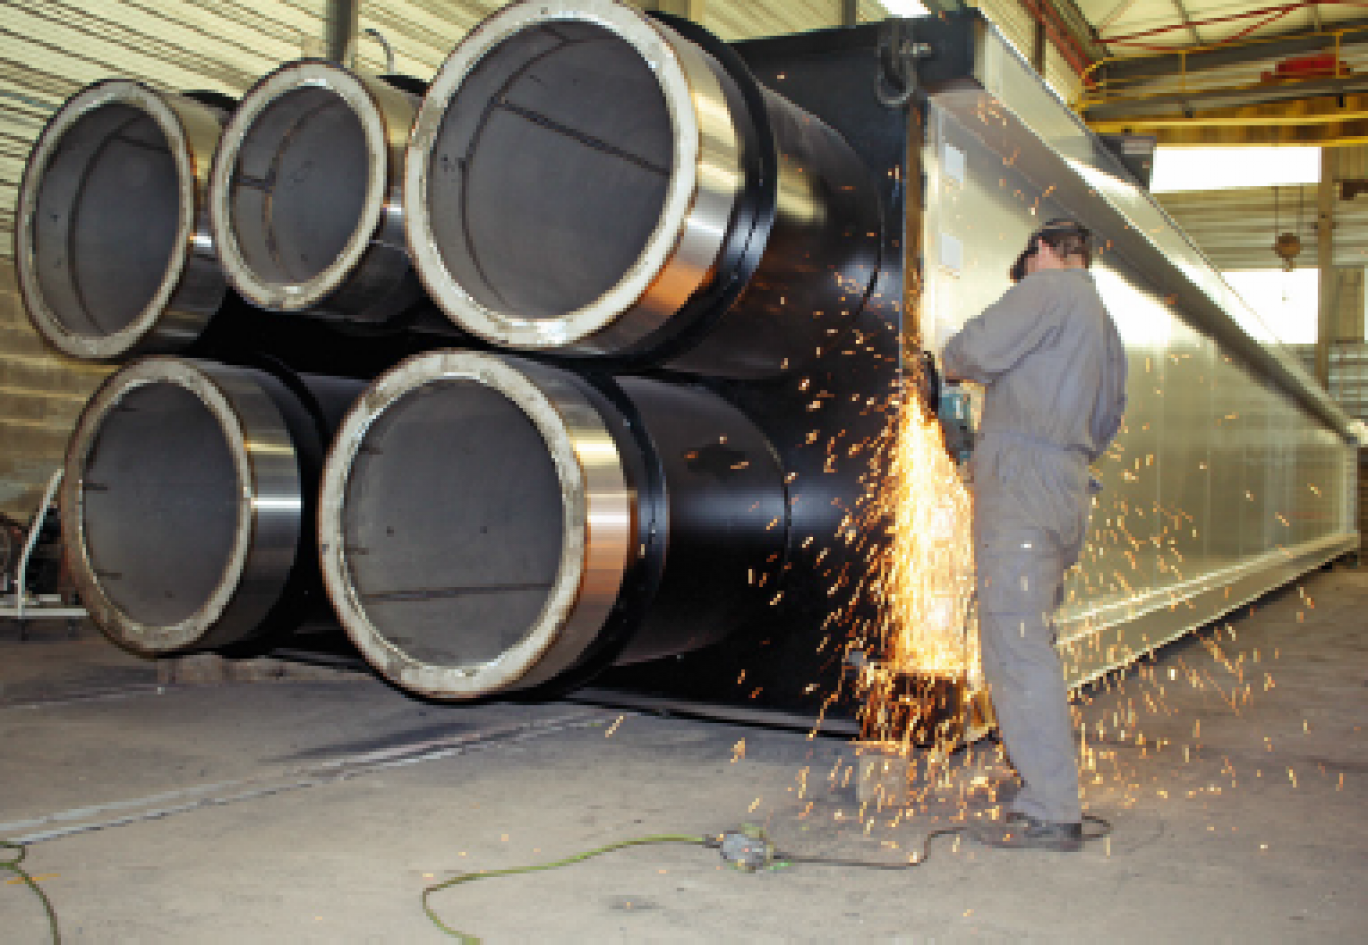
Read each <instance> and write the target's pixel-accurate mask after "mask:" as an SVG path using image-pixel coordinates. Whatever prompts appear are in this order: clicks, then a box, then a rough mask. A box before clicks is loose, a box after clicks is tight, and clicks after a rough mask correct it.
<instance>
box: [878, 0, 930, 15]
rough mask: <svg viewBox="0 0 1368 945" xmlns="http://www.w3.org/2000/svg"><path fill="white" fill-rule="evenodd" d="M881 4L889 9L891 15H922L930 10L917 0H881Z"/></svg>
mask: <svg viewBox="0 0 1368 945" xmlns="http://www.w3.org/2000/svg"><path fill="white" fill-rule="evenodd" d="M879 6H881V7H883V8H884V9H885V10H887V11H888V13H889V14H890V15H891V16H921V15H923V14H925V13H927V12H929V11H928V10H927V9H926V7H925V6H924V5H923V4H920V3H918V2H917V0H879Z"/></svg>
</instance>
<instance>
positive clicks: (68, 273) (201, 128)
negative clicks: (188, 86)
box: [15, 79, 226, 360]
mask: <svg viewBox="0 0 1368 945" xmlns="http://www.w3.org/2000/svg"><path fill="white" fill-rule="evenodd" d="M225 118H226V113H224V112H222V111H221V110H219V109H218V108H214V107H210V106H208V105H205V104H201V103H200V102H198V101H195V100H194V99H192V98H189V97H187V96H183V95H175V94H171V93H167V92H158V91H154V90H153V89H151V88H148V87H147V86H145V85H142V84H140V83H137V82H132V81H128V80H124V79H111V80H108V81H104V82H97V83H95V84H94V85H91V86H89V87H87V88H85V89H83V90H82V91H80V92H78V93H77V94H76V95H74V96H72V97H71V98H70V99H69V100H68V101H67V102H66V104H65V105H63V106H62V108H60V109H59V110H58V111H57V113H56V114H54V115H53V116H52V118H51V120H49V121H48V123H47V126H46V127H45V128H44V129H43V131H42V133H41V134H40V135H39V137H38V140H37V142H36V143H35V144H34V147H33V149H32V151H31V152H30V156H29V159H28V163H27V164H26V166H25V168H24V174H23V179H22V181H21V183H20V187H19V198H18V204H17V209H16V226H15V268H16V271H17V274H18V283H19V293H20V296H21V298H22V299H23V302H24V307H25V308H26V309H27V311H28V314H29V317H30V319H31V321H32V322H33V325H34V327H35V328H36V329H37V330H38V332H39V334H41V335H42V336H43V337H44V338H46V339H47V340H48V341H49V342H50V343H51V344H52V345H54V346H55V347H56V348H58V349H59V350H61V351H63V352H65V353H66V354H69V355H72V356H73V357H77V358H84V359H92V360H113V359H118V358H122V357H126V356H128V355H131V354H137V353H145V352H153V351H175V350H181V349H183V348H185V347H187V346H188V345H190V344H191V343H193V342H194V341H195V339H197V338H198V337H199V336H200V333H201V332H203V330H204V329H205V327H206V326H207V325H208V323H209V320H210V319H211V318H212V316H213V315H214V313H215V312H217V311H218V309H219V307H220V305H221V304H222V303H223V300H224V295H225V283H224V279H223V273H222V271H221V270H220V269H219V265H218V261H217V259H216V257H215V255H214V250H213V241H212V240H211V239H210V238H209V233H208V230H209V224H208V218H207V215H206V212H205V195H206V191H207V186H208V176H209V165H210V160H211V158H212V155H213V152H214V148H215V146H216V145H217V144H218V140H219V132H220V128H221V124H222V122H223V121H224V120H225Z"/></svg>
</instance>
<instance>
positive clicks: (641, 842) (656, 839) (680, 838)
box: [39, 833, 717, 945]
mask: <svg viewBox="0 0 1368 945" xmlns="http://www.w3.org/2000/svg"><path fill="white" fill-rule="evenodd" d="M652 843H694V844H699V845H701V846H710V845H716V843H717V840H716V839H715V838H713V837H695V836H689V835H687V834H674V833H662V834H656V835H654V836H650V837H636V838H634V839H632V840H619V841H618V842H617V843H610V844H608V845H607V846H603V847H598V848H596V849H593V850H589V851H587V852H585V853H576V854H575V855H574V856H567V857H566V858H565V859H563V860H556V861H555V862H553V863H538V864H535V865H533V866H517V867H514V868H512V869H507V870H485V871H481V872H476V873H460V874H458V875H456V876H453V877H452V878H451V879H447V880H443V881H442V882H440V883H437V884H436V885H433V886H429V887H428V888H427V889H424V890H423V911H424V912H426V913H427V916H428V918H429V919H431V920H432V923H433V924H434V925H436V926H437V928H439V929H441V930H442V931H443V932H445V933H446V934H448V935H450V936H452V937H453V938H458V939H460V940H461V941H462V942H465V943H466V945H475V943H478V942H479V941H480V938H479V936H477V935H470V934H467V933H465V932H462V931H460V930H459V929H453V928H452V927H451V926H449V925H447V924H446V923H445V922H443V921H442V920H441V919H440V918H438V916H437V913H435V912H433V911H432V906H430V905H429V904H428V897H429V896H431V895H432V894H433V893H435V892H441V891H442V890H443V889H450V888H451V887H452V886H457V885H459V884H461V883H471V882H474V881H475V880H477V879H492V878H494V877H496V876H516V875H518V874H520V873H537V872H540V871H541V870H553V869H556V868H557V867H560V866H569V865H570V864H572V863H579V862H582V861H584V860H587V859H590V858H591V857H595V856H599V855H601V854H604V853H611V852H612V851H614V850H621V849H623V848H625V847H639V846H645V845H647V844H652ZM39 895H42V894H41V893H40V894H39Z"/></svg>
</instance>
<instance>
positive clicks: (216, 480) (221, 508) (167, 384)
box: [61, 357, 364, 656]
mask: <svg viewBox="0 0 1368 945" xmlns="http://www.w3.org/2000/svg"><path fill="white" fill-rule="evenodd" d="M363 386H364V385H363V384H362V383H361V382H359V381H350V380H340V379H336V378H329V377H316V376H311V375H293V374H290V373H289V372H287V371H284V370H283V369H278V370H277V371H276V373H268V372H267V371H265V370H257V369H253V368H240V367H227V366H225V365H221V364H214V363H211V362H205V361H193V360H189V359H181V358H171V357H150V358H144V359H141V360H138V361H134V362H132V363H131V364H129V365H127V366H125V367H124V368H123V369H121V370H119V371H117V372H116V373H114V374H113V375H111V376H110V377H109V378H108V379H107V380H106V381H105V383H104V384H103V386H101V387H100V388H99V390H97V391H96V392H95V394H94V395H93V396H92V397H91V399H90V401H89V402H88V403H87V405H86V407H85V410H84V412H83V413H82V414H81V416H80V418H79V419H78V421H77V423H76V429H75V432H74V433H73V434H72V438H71V441H70V444H69V446H68V450H67V457H66V475H65V479H64V481H63V484H62V490H61V511H62V523H63V526H64V528H63V542H64V544H65V548H66V555H67V559H68V561H69V563H70V567H71V572H72V576H73V578H74V580H75V583H76V586H77V589H78V591H79V592H80V595H81V599H82V601H83V602H84V603H85V606H86V608H87V610H88V611H89V612H90V615H91V617H92V618H93V619H94V621H95V622H96V624H98V625H99V627H100V629H101V630H103V631H104V633H105V634H106V635H107V636H109V637H110V638H111V639H112V640H113V641H114V642H116V643H118V644H120V645H122V646H124V647H127V648H128V649H131V650H135V651H137V652H140V653H143V654H147V655H155V656H161V655H171V654H178V653H186V652H192V651H196V650H208V649H215V648H219V647H224V646H229V645H232V644H238V643H243V642H245V641H249V640H253V639H256V638H259V637H262V636H265V635H267V634H271V633H283V632H285V631H288V630H290V629H292V628H293V626H294V625H296V624H297V623H298V622H299V621H300V620H301V619H303V618H304V617H305V616H307V615H308V612H309V609H310V607H312V606H316V605H319V604H322V603H323V602H324V601H325V598H324V597H323V595H322V593H321V588H320V587H319V576H318V567H317V553H316V546H315V541H314V522H315V511H316V505H315V499H316V491H317V484H318V478H319V473H320V470H321V466H322V461H323V455H324V451H325V450H326V448H327V444H328V441H329V439H330V436H331V432H332V430H333V429H334V428H335V427H336V424H337V422H338V421H339V420H340V418H341V416H342V414H343V413H344V412H345V410H346V409H347V407H348V406H349V405H350V403H351V401H352V400H353V399H354V397H355V396H356V395H357V394H358V393H359V392H360V390H361V389H362V387H363Z"/></svg>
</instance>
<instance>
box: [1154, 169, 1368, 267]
mask: <svg viewBox="0 0 1368 945" xmlns="http://www.w3.org/2000/svg"><path fill="white" fill-rule="evenodd" d="M1231 158H1232V160H1238V159H1239V150H1238V149H1232V155H1231ZM1316 186H1317V185H1315V184H1307V185H1305V186H1301V187H1296V186H1290V187H1277V188H1274V187H1240V188H1234V189H1231V190H1212V191H1194V192H1184V193H1171V194H1158V195H1157V197H1158V199H1159V202H1160V203H1161V204H1162V205H1163V207H1164V209H1165V210H1167V211H1168V212H1169V214H1170V215H1171V216H1172V217H1173V219H1174V220H1175V221H1177V223H1178V225H1179V226H1180V227H1182V228H1183V229H1184V230H1186V231H1187V233H1188V234H1189V235H1190V236H1191V237H1192V238H1193V239H1194V240H1195V241H1196V243H1197V245H1198V246H1200V247H1201V248H1202V250H1203V252H1205V253H1206V254H1207V256H1209V257H1210V258H1211V261H1212V263H1214V264H1215V266H1216V268H1217V269H1273V268H1276V267H1277V266H1279V265H1280V261H1279V259H1278V257H1277V256H1276V255H1274V253H1273V249H1272V246H1273V240H1274V239H1275V238H1276V237H1277V235H1278V234H1279V233H1282V232H1293V233H1296V234H1297V235H1298V236H1300V237H1301V241H1302V251H1301V255H1300V256H1299V257H1298V259H1297V262H1298V265H1300V266H1306V267H1309V266H1315V265H1316V231H1315V223H1316ZM1335 223H1336V226H1335V265H1336V266H1363V265H1368V195H1364V196H1361V197H1358V198H1356V199H1354V200H1338V199H1337V200H1336V201H1335Z"/></svg>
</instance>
